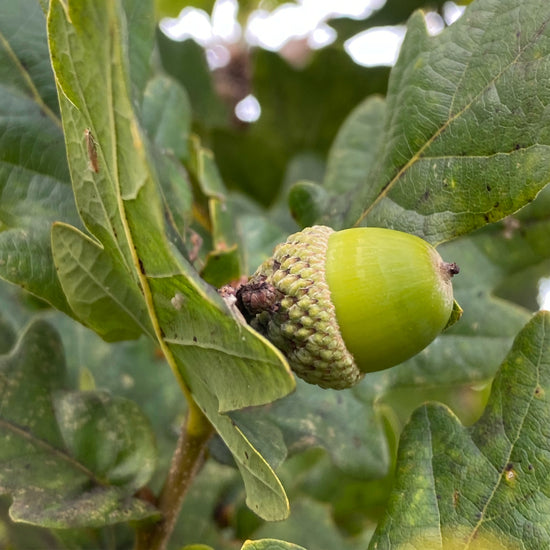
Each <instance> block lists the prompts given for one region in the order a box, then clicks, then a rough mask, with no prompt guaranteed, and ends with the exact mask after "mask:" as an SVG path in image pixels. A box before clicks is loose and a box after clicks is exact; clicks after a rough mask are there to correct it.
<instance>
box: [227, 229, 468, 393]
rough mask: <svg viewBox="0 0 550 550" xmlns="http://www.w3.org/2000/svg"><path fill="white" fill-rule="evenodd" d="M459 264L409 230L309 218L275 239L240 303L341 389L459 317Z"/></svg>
mask: <svg viewBox="0 0 550 550" xmlns="http://www.w3.org/2000/svg"><path fill="white" fill-rule="evenodd" d="M456 273H458V267H457V266H456V264H451V263H447V262H444V261H443V260H442V258H441V256H440V255H439V253H438V252H437V251H436V250H435V248H433V246H431V245H430V244H429V243H427V242H426V241H424V240H423V239H421V238H419V237H416V236H414V235H410V234H408V233H403V232H401V231H394V230H391V229H384V228H352V229H346V230H343V231H337V232H336V231H334V230H332V229H331V228H330V227H326V226H313V227H309V228H306V229H304V230H303V231H301V232H299V233H295V234H294V235H291V236H290V237H289V238H288V239H287V241H286V242H285V243H283V244H280V245H279V246H277V247H276V248H275V251H274V253H273V256H272V257H271V258H270V259H269V260H267V261H265V262H264V263H263V264H262V265H261V266H260V267H259V268H258V270H257V271H256V273H255V274H254V275H253V276H252V277H251V279H250V280H249V282H248V283H246V284H245V285H243V286H242V287H241V288H240V289H239V290H238V291H237V305H238V307H239V309H240V310H241V311H242V312H243V313H244V315H245V317H246V318H247V320H248V322H249V323H250V324H251V325H252V326H253V327H254V328H255V329H256V330H257V331H258V332H260V333H262V334H264V335H265V336H266V337H267V338H268V339H269V340H270V341H271V342H272V343H273V344H275V345H276V346H277V347H278V348H279V349H280V350H281V351H283V353H285V355H286V357H287V359H288V362H289V364H290V366H291V367H292V369H293V370H294V372H295V373H296V374H297V375H298V376H300V377H301V378H303V379H304V380H306V381H307V382H310V383H312V384H317V385H319V386H321V387H323V388H334V389H343V388H349V387H351V386H353V385H355V384H356V383H357V382H358V381H359V380H360V379H361V378H362V377H363V376H364V374H365V373H366V372H374V371H377V370H381V369H385V368H388V367H391V366H394V365H397V364H399V363H401V362H403V361H405V360H407V359H409V358H410V357H412V356H413V355H416V354H417V353H418V352H419V351H421V350H422V349H424V348H425V347H426V346H427V345H428V344H429V343H430V342H431V341H432V340H433V339H434V338H435V337H436V336H437V335H438V334H439V333H440V332H441V331H442V330H444V329H445V328H446V327H447V326H450V325H451V324H452V323H453V322H455V321H456V320H457V319H458V318H459V317H460V313H461V310H460V307H459V306H458V304H456V302H454V300H453V289H452V284H451V278H452V276H453V275H455V274H456Z"/></svg>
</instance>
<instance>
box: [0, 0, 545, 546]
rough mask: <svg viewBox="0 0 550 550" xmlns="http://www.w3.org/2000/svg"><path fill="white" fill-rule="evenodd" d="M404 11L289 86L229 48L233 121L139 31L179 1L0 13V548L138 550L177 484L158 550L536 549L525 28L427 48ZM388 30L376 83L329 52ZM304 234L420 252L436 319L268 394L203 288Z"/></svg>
mask: <svg viewBox="0 0 550 550" xmlns="http://www.w3.org/2000/svg"><path fill="white" fill-rule="evenodd" d="M277 3H278V2H272V3H271V4H270V6H271V7H272V8H273V7H274V6H276V5H277ZM432 4H433V6H434V7H439V6H440V3H438V2H435V3H432ZM185 5H186V6H188V5H194V6H198V7H201V8H203V9H206V10H207V11H211V9H212V5H213V2H186V3H185ZM256 5H257V3H254V2H244V3H241V17H242V18H243V17H244V15H245V14H246V13H248V11H249V10H251V9H253V8H254V7H255V6H256ZM422 6H423V2H418V1H416V0H414V1H409V0H400V1H398V2H393V1H392V2H388V3H387V4H386V6H385V7H384V8H383V9H381V10H380V11H378V12H377V13H375V14H374V15H373V16H372V17H370V18H368V19H366V20H364V21H351V20H334V21H331V24H332V25H333V26H334V27H335V28H337V29H338V32H339V39H338V41H337V42H336V43H335V44H333V45H331V46H330V47H328V48H325V49H321V50H319V51H316V52H310V56H309V58H308V59H307V61H306V62H304V65H303V66H300V67H298V66H291V65H290V64H289V63H288V62H287V61H285V60H284V59H283V58H282V57H281V56H279V55H278V54H276V53H273V52H266V51H262V50H259V49H255V50H252V51H248V50H247V48H246V47H241V46H242V45H238V46H236V50H235V51H237V54H236V55H239V56H241V58H242V56H244V58H245V60H246V66H247V71H249V72H250V74H249V75H248V73H245V78H247V79H248V80H247V81H246V87H247V91H251V92H252V93H254V95H255V96H256V97H257V98H258V100H259V102H260V105H261V108H262V115H261V117H260V119H259V120H258V121H257V122H256V123H253V124H248V125H247V124H241V123H238V124H237V123H236V121H235V120H234V118H233V116H232V114H231V108H232V104H231V101H228V100H227V97H225V96H222V94H220V88H219V86H220V79H221V78H226V77H227V74H230V70H229V69H227V70H226V72H225V73H224V72H223V71H221V72H217V73H216V74H212V72H211V71H210V70H209V69H208V65H207V63H206V58H205V55H204V51H203V50H202V48H201V47H200V46H198V45H197V44H196V43H194V42H192V41H190V40H187V41H184V42H181V43H177V42H173V41H171V40H170V39H169V38H167V37H166V36H164V35H163V34H162V33H161V32H160V31H159V30H158V29H156V26H155V22H156V18H157V17H158V16H159V14H161V13H164V14H166V13H170V14H175V13H177V12H178V11H179V10H180V9H181V7H183V4H182V3H181V2H179V3H178V2H170V1H166V0H164V1H157V2H156V3H153V2H143V1H140V0H119V1H112V0H51V1H50V2H49V3H48V2H33V1H31V0H18V1H13V0H4V1H2V2H0V194H1V201H0V277H1V278H2V279H3V280H4V281H5V282H6V283H4V282H2V285H1V286H0V311H1V312H2V315H1V316H0V440H1V444H0V546H2V547H6V548H17V549H21V550H24V549H26V548H31V547H40V546H43V547H49V548H55V549H57V548H60V549H62V548H71V549H88V548H90V549H91V548H98V547H108V548H128V547H130V546H131V545H132V542H133V541H134V539H135V542H134V544H135V548H136V549H137V550H141V549H143V548H162V547H163V545H166V543H167V540H166V537H165V538H164V539H161V538H158V537H157V538H156V539H155V537H153V538H154V541H153V543H152V544H151V545H149V544H146V543H145V542H144V541H146V540H148V539H147V536H149V535H150V534H151V533H154V529H155V525H157V526H158V525H159V524H157V523H155V522H156V520H157V519H158V518H159V517H160V515H161V514H164V515H165V518H166V517H168V513H169V512H173V513H174V515H175V516H177V513H178V510H179V503H176V502H168V505H167V504H166V499H165V498H164V496H165V495H166V494H167V492H169V491H167V488H166V486H165V487H164V488H163V486H164V484H165V482H166V480H168V481H169V480H171V479H172V478H171V477H170V476H171V475H172V474H173V472H174V470H177V469H178V467H181V468H182V471H183V473H184V474H185V473H187V474H188V478H189V480H190V481H192V483H191V484H190V486H189V487H188V488H186V493H185V500H184V502H183V507H182V510H181V514H180V516H179V521H175V526H174V530H173V534H172V538H171V542H170V543H169V544H168V546H167V547H168V548H169V549H170V550H172V549H173V550H176V549H178V550H179V549H181V548H185V549H187V550H193V549H196V550H199V549H201V550H202V549H204V550H208V549H214V548H215V549H216V550H238V549H242V550H252V549H257V550H260V549H261V550H268V549H273V550H275V549H277V550H284V549H288V550H291V549H296V550H300V549H305V548H308V549H309V550H325V549H326V550H329V549H331V550H332V549H334V548H342V549H346V550H347V549H349V550H354V549H359V548H362V549H363V548H366V547H370V548H390V547H391V548H395V547H397V548H405V547H408V546H411V545H413V546H414V545H416V546H418V547H420V546H421V547H422V548H445V549H447V548H451V549H454V548H457V549H458V548H466V547H468V548H480V549H481V548H483V549H485V550H486V549H492V548H520V547H521V548H533V549H538V548H545V547H547V546H550V527H549V525H548V520H547V515H548V514H546V513H545V510H546V509H547V508H548V505H549V502H548V497H547V495H548V487H547V485H548V482H547V479H548V475H547V474H548V472H547V469H548V464H547V462H548V461H547V459H546V455H548V452H549V449H548V444H547V441H546V440H547V437H546V435H545V434H546V432H545V426H547V425H548V424H549V422H550V410H549V408H548V403H547V401H548V395H550V379H549V376H550V375H549V373H548V372H547V371H548V368H549V365H550V360H549V358H550V339H549V337H548V326H549V321H550V318H549V316H548V313H544V312H540V313H537V314H535V315H533V312H534V310H536V309H537V308H538V306H537V303H536V294H537V282H538V280H539V278H540V277H543V276H548V274H549V273H550V246H549V244H550V243H549V238H548V235H549V234H550V186H548V185H547V183H548V181H549V177H548V174H550V147H549V146H550V142H549V136H548V121H547V116H548V115H547V113H548V112H549V109H548V106H549V104H550V95H549V92H548V86H547V84H546V83H547V82H548V81H549V79H550V61H549V60H550V31H549V29H550V26H549V25H548V23H549V21H550V7H549V6H548V5H547V2H545V1H542V0H525V1H524V2H521V3H519V4H518V3H517V2H515V1H513V0H503V1H501V2H497V3H495V2H493V1H491V0H474V2H472V3H471V5H470V6H468V8H467V10H466V12H465V14H464V16H463V17H462V18H461V19H460V20H459V21H457V22H456V23H455V24H453V25H452V26H451V27H449V28H447V29H445V30H444V31H443V32H442V33H441V34H439V35H437V36H428V34H427V31H426V27H425V23H424V19H423V17H422V14H421V13H420V12H416V13H414V14H412V16H411V17H410V18H409V16H410V15H411V13H412V12H413V11H414V10H415V9H417V8H419V7H422ZM406 19H409V21H408V24H407V25H408V26H407V37H406V39H405V42H404V45H403V48H402V52H401V55H400V57H399V60H398V62H397V64H396V65H395V67H393V68H392V70H391V72H390V71H389V70H388V69H381V68H377V69H366V68H362V67H359V66H357V65H355V64H354V63H353V62H352V61H351V59H350V58H349V57H348V56H347V54H346V53H345V52H344V50H343V48H342V42H343V40H344V39H346V38H347V37H349V36H351V35H352V34H354V33H356V32H359V31H360V30H364V29H366V28H369V27H371V26H373V25H377V24H396V23H402V22H404V21H405V20H406ZM243 21H244V19H243ZM230 68H232V66H230ZM238 76H242V74H240V75H238ZM529 203H530V204H529ZM314 223H325V224H329V225H331V226H333V227H335V228H342V227H350V226H353V225H361V224H363V225H365V224H366V225H376V226H383V227H392V228H395V229H400V230H403V231H407V232H410V233H414V234H417V235H420V236H422V237H424V238H425V239H427V240H428V241H430V242H432V243H433V244H438V245H440V246H439V247H438V250H439V252H440V253H441V255H442V256H443V257H444V258H445V259H446V260H448V261H456V262H457V263H458V264H459V265H460V268H461V273H460V275H459V276H458V277H456V278H455V279H454V289H455V297H456V298H457V300H458V302H459V303H460V304H461V306H462V307H463V309H464V315H463V317H462V319H461V320H460V321H459V322H458V323H456V324H455V325H453V326H452V327H450V328H449V329H448V330H446V331H445V332H444V333H443V334H442V335H441V336H440V337H438V338H437V339H436V340H435V341H434V342H433V343H432V344H431V345H430V346H428V347H427V348H426V349H425V350H423V351H422V352H421V353H419V354H418V355H417V356H415V357H413V358H412V359H410V360H409V361H407V362H405V363H403V364H401V365H398V366H396V367H394V368H392V369H389V370H386V371H381V372H376V373H372V374H369V375H367V376H366V377H365V379H364V381H363V382H362V383H361V384H359V385H358V386H356V387H354V388H352V389H350V390H346V391H342V392H336V391H332V390H320V389H319V388H317V387H314V386H310V385H307V384H306V383H304V382H302V381H298V382H295V380H294V377H293V376H292V374H291V372H290V371H289V368H288V365H287V363H286V360H285V358H284V357H283V355H282V354H281V353H280V352H279V351H278V350H277V349H275V348H274V347H273V346H272V345H271V344H270V343H269V342H268V341H266V340H265V339H264V338H262V337H261V336H259V335H258V334H256V333H255V332H254V331H253V330H252V329H251V328H250V327H249V326H248V325H247V324H246V323H245V322H244V321H243V319H242V318H241V316H240V314H239V312H238V311H237V310H236V309H235V308H234V307H232V304H231V300H224V299H223V298H222V297H221V295H220V294H219V293H218V292H217V291H216V289H217V288H219V287H221V286H222V285H224V284H227V283H233V284H236V283H237V282H238V281H239V280H240V279H241V278H242V277H243V276H246V275H249V274H250V273H251V272H253V271H254V270H255V269H256V267H257V266H258V265H259V264H260V263H261V262H262V261H263V260H264V259H266V258H267V257H268V256H269V255H270V254H271V252H272V249H273V247H274V246H275V244H277V243H278V242H280V241H281V240H283V239H284V238H285V237H286V236H287V235H288V234H289V233H291V232H293V231H295V230H297V229H298V228H299V226H300V225H302V226H303V225H311V224H314ZM8 283H9V284H8ZM510 348H511V351H510ZM426 402H430V403H429V404H426ZM435 402H437V403H435ZM185 418H186V419H187V420H186V421H185V423H184V428H182V427H181V425H182V423H183V422H184V419H185ZM205 426H206V428H205ZM210 426H211V427H212V431H213V432H214V434H215V435H214V437H212V438H211V439H210V440H209V436H210V433H211V428H210ZM180 431H181V433H182V434H183V437H184V442H189V441H191V440H192V439H193V438H195V439H196V440H198V441H199V446H201V447H200V452H198V453H197V455H196V457H195V459H194V460H193V461H192V463H190V464H187V463H186V462H185V459H186V458H188V457H189V455H186V454H185V453H186V451H185V445H184V446H183V450H182V451H181V455H178V454H177V453H176V454H175V455H174V458H173V459H172V462H171V455H172V453H173V451H174V448H175V447H176V445H177V440H178V433H179V432H180ZM185 437H188V438H189V439H185ZM207 446H208V448H207ZM182 456H183V459H182ZM204 458H206V460H205V464H204V466H203V467H202V469H201V466H202V460H203V459H204ZM184 477H185V476H184ZM167 485H168V489H170V483H167ZM159 495H160V497H159ZM289 504H290V515H289ZM175 519H177V518H174V520H175ZM265 520H267V521H265ZM270 520H281V521H277V522H273V521H270ZM282 520H284V521H282ZM369 545H370V546H369Z"/></svg>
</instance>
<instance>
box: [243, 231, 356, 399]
mask: <svg viewBox="0 0 550 550" xmlns="http://www.w3.org/2000/svg"><path fill="white" fill-rule="evenodd" d="M333 233H334V230H333V229H331V228H330V227H326V226H313V227H308V228H306V229H304V230H303V231H301V232H299V233H295V234H294V235H291V236H290V237H289V238H288V239H287V241H286V242H285V243H282V244H280V245H278V246H277V247H276V249H275V251H274V253H273V256H272V257H271V258H270V259H269V260H267V261H266V262H264V263H263V264H262V265H261V266H260V267H259V268H258V270H257V271H256V273H254V275H253V276H252V277H251V279H250V281H249V285H250V284H252V285H254V284H255V285H257V286H261V285H265V288H266V292H268V290H267V289H270V288H273V287H274V288H275V289H276V290H277V291H278V292H279V293H280V295H279V300H278V301H277V302H276V303H274V305H273V306H272V307H267V309H263V311H260V312H259V313H258V314H257V315H256V316H255V317H253V318H252V319H251V321H250V324H251V325H252V327H254V328H255V329H256V330H257V331H258V332H260V333H262V334H264V335H265V336H266V337H267V338H268V339H269V340H270V341H271V342H273V344H275V346H277V347H278V348H279V349H280V350H281V351H283V352H284V353H285V355H286V357H287V358H288V362H289V364H290V366H291V367H292V369H293V370H294V372H296V374H297V375H298V376H300V377H301V378H304V379H305V380H306V381H308V382H310V383H312V384H317V385H319V386H321V387H322V388H334V389H344V388H349V387H351V386H353V385H355V384H356V383H357V382H358V381H359V380H360V379H361V378H362V377H363V376H364V373H363V372H361V371H360V369H359V368H358V366H357V364H356V363H355V360H354V358H353V356H352V354H351V353H350V352H349V351H348V349H347V347H346V344H345V343H344V340H343V339H342V335H341V332H340V327H339V325H338V320H337V318H336V311H335V308H334V305H333V303H332V300H331V293H330V290H329V286H328V283H327V280H326V277H325V262H326V257H327V249H328V241H329V237H330V235H331V234H333ZM259 309H261V306H259ZM249 310H250V308H249Z"/></svg>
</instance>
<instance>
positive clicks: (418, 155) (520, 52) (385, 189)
mask: <svg viewBox="0 0 550 550" xmlns="http://www.w3.org/2000/svg"><path fill="white" fill-rule="evenodd" d="M549 21H550V20H549V19H547V20H546V21H544V22H543V23H542V24H541V26H540V27H539V28H538V29H537V31H536V32H534V33H533V36H532V37H531V40H529V41H528V42H526V44H525V45H524V47H523V48H520V49H519V50H518V53H517V55H516V56H515V57H514V59H513V60H512V61H511V62H510V63H509V64H508V65H506V66H505V67H504V68H503V69H502V70H501V71H500V72H499V73H497V74H496V75H495V76H494V77H493V78H492V79H491V80H489V81H488V82H487V83H486V85H485V86H484V87H483V88H482V89H481V90H480V91H479V92H478V93H477V94H476V95H475V96H473V97H472V99H471V101H470V102H468V103H467V104H465V105H464V107H463V108H462V109H461V110H459V111H457V112H456V114H455V115H453V116H451V117H450V118H449V119H448V120H447V121H446V122H445V123H444V124H443V125H442V126H441V127H440V128H439V129H438V130H437V131H436V132H435V133H434V134H433V135H432V136H431V137H430V138H429V139H428V140H427V141H426V142H425V143H424V145H422V147H420V149H419V150H418V151H417V152H416V153H415V154H414V155H413V156H412V157H411V158H410V159H409V160H408V161H407V163H406V164H405V165H404V166H402V167H401V168H400V169H399V171H398V172H397V174H396V175H395V176H394V177H393V178H392V179H391V180H390V181H389V182H388V183H387V184H386V185H384V187H383V188H382V190H381V191H380V193H379V194H378V196H377V197H376V199H374V201H373V202H372V203H371V204H370V205H369V206H368V207H367V208H366V209H365V210H364V211H363V212H362V214H361V215H360V216H359V219H358V220H357V221H356V222H355V223H354V227H356V226H359V225H360V224H361V222H362V221H363V220H364V219H365V218H366V217H367V216H368V215H369V214H370V212H371V211H372V210H373V209H374V207H375V206H376V205H377V204H378V203H379V202H381V201H382V200H383V199H384V198H385V197H386V196H387V195H388V194H389V192H390V191H391V190H392V189H393V187H394V186H395V185H396V183H397V182H398V181H399V180H400V179H401V177H402V176H403V174H405V172H406V171H407V170H408V169H409V168H410V167H411V166H412V165H413V164H414V163H415V162H417V161H418V160H419V159H420V158H424V157H422V154H423V153H424V151H426V150H427V149H428V148H429V147H430V146H431V145H432V143H434V142H435V140H436V139H437V138H438V137H439V136H440V135H441V134H442V133H443V132H444V131H445V130H446V129H447V128H448V127H449V126H450V125H451V124H452V123H453V122H454V121H455V120H457V119H458V118H460V117H461V116H462V115H463V114H464V113H466V112H467V111H468V110H469V109H470V108H471V106H472V105H473V104H474V103H475V102H476V101H477V100H478V99H479V98H480V97H481V96H482V95H483V94H484V93H485V92H486V91H487V90H488V89H489V88H490V87H491V86H492V85H493V84H494V83H495V82H497V81H498V80H499V79H500V78H501V77H502V76H503V75H504V74H505V73H506V72H507V71H508V70H509V69H510V68H511V67H512V66H513V65H514V64H515V63H517V62H518V60H519V58H520V57H521V56H522V55H523V53H524V52H525V51H526V50H527V49H528V48H529V47H531V46H532V44H533V43H534V40H535V38H536V37H538V36H540V35H541V34H542V32H543V30H544V28H545V27H546V26H547V25H548V23H549ZM470 59H471V57H470ZM469 62H470V60H468V63H466V64H465V66H464V70H463V76H464V74H465V73H466V70H467V68H468V67H469ZM455 93H456V87H455ZM454 99H455V94H453V97H452V100H451V105H452V104H453V102H454ZM541 145H544V144H541Z"/></svg>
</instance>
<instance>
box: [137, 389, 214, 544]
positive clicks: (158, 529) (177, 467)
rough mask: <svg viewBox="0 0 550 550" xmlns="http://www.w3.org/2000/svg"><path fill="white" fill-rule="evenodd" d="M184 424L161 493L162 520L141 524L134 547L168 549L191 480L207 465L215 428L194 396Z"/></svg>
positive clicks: (190, 399)
mask: <svg viewBox="0 0 550 550" xmlns="http://www.w3.org/2000/svg"><path fill="white" fill-rule="evenodd" d="M188 403H189V411H188V413H187V417H186V419H185V423H184V425H183V426H182V430H181V433H180V436H179V439H178V443H177V446H176V450H175V452H174V454H173V456H172V462H171V465H170V471H169V472H168V476H167V478H166V480H165V482H164V487H163V488H162V491H161V493H160V495H159V498H158V502H157V507H158V508H159V510H160V512H161V513H162V519H161V520H160V521H159V522H157V523H155V524H153V525H147V526H143V527H141V528H140V529H139V530H138V532H137V535H136V543H135V546H134V550H164V548H166V545H167V544H168V541H169V539H170V536H171V534H172V531H173V530H174V527H175V524H176V520H177V518H178V515H179V512H180V510H181V505H182V503H183V498H184V496H185V494H186V493H187V490H188V489H189V487H190V485H191V482H192V481H193V479H194V478H195V476H196V475H197V474H198V472H199V471H200V469H201V467H202V465H203V464H204V460H205V455H206V449H207V444H208V440H209V439H210V436H211V435H212V433H213V431H214V430H213V428H212V425H211V424H210V422H208V419H207V418H206V417H205V416H204V414H203V412H202V411H201V410H200V409H199V407H198V406H197V405H196V403H195V402H194V400H193V399H192V398H189V399H188Z"/></svg>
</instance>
